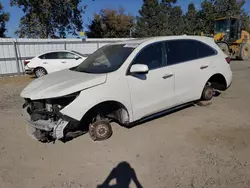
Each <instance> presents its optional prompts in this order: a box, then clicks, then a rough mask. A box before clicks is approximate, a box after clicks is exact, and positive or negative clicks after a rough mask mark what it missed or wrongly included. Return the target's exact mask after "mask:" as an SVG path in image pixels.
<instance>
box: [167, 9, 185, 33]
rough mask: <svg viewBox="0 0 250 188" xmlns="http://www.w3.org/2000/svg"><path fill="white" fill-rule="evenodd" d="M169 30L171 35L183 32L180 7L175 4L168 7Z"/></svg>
mask: <svg viewBox="0 0 250 188" xmlns="http://www.w3.org/2000/svg"><path fill="white" fill-rule="evenodd" d="M170 15H171V16H170V17H169V30H170V31H171V34H172V35H181V34H183V33H184V20H183V14H182V9H181V7H180V6H176V7H173V8H171V9H170Z"/></svg>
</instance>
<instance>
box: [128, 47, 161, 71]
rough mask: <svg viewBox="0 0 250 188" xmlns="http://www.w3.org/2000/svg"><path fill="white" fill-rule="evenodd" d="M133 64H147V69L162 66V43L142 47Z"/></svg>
mask: <svg viewBox="0 0 250 188" xmlns="http://www.w3.org/2000/svg"><path fill="white" fill-rule="evenodd" d="M133 64H144V65H147V66H148V68H149V70H152V69H157V68H159V67H162V66H164V59H163V43H156V44H151V45H149V46H147V47H145V48H144V49H142V51H140V52H139V55H137V56H136V58H135V59H134V63H133Z"/></svg>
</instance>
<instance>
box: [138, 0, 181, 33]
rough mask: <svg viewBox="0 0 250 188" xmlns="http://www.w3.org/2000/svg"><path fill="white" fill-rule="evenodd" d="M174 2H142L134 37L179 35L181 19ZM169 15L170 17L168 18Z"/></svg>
mask: <svg viewBox="0 0 250 188" xmlns="http://www.w3.org/2000/svg"><path fill="white" fill-rule="evenodd" d="M174 3H176V0H162V2H160V3H159V2H158V0H144V1H143V5H142V7H141V9H140V10H139V14H140V16H139V17H137V25H136V30H135V33H134V36H135V37H148V36H163V35H171V34H175V33H181V31H182V25H183V19H182V10H181V8H180V7H174V8H172V7H173V4H174ZM170 15H171V16H170Z"/></svg>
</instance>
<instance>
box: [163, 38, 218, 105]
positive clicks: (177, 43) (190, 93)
mask: <svg viewBox="0 0 250 188" xmlns="http://www.w3.org/2000/svg"><path fill="white" fill-rule="evenodd" d="M165 46H166V54H167V64H168V66H171V67H173V69H174V73H175V103H176V105H180V104H183V103H186V102H190V101H193V100H197V99H199V98H200V97H201V93H202V90H203V88H204V85H205V83H206V82H207V79H208V78H209V75H210V74H211V73H210V72H211V66H210V65H211V60H210V58H209V57H208V56H210V55H211V53H214V54H215V51H214V50H212V49H211V48H210V47H208V46H207V45H205V44H204V43H201V42H199V41H196V40H171V41H167V42H166V43H165ZM209 50H210V51H209ZM208 51H209V52H208ZM211 51H212V52H211Z"/></svg>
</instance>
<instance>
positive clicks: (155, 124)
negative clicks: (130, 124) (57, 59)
mask: <svg viewBox="0 0 250 188" xmlns="http://www.w3.org/2000/svg"><path fill="white" fill-rule="evenodd" d="M231 66H232V69H233V73H234V78H233V84H232V86H231V87H230V88H229V89H228V90H227V91H226V92H223V93H222V94H221V95H220V96H219V97H217V98H215V99H213V103H212V104H211V105H209V106H206V107H197V106H194V107H189V108H185V109H184V110H181V111H178V112H175V113H172V114H169V115H167V116H164V117H161V118H158V119H155V120H152V121H148V122H146V123H143V124H141V125H139V126H137V127H134V128H132V129H125V128H122V127H119V126H116V125H114V135H113V136H112V137H111V138H110V139H109V140H107V141H104V142H93V141H91V140H90V138H89V136H88V135H83V136H81V137H79V138H77V139H74V140H72V141H70V142H67V143H62V142H56V143H55V144H42V143H39V142H37V141H35V140H32V139H31V138H29V137H28V136H27V134H26V126H25V123H24V121H23V119H22V117H21V116H20V108H21V105H22V99H20V97H19V93H20V92H21V90H22V88H24V87H25V85H27V83H28V82H30V81H31V78H29V77H25V76H22V77H12V78H1V79H0V85H1V87H0V187H1V188H2V187H3V188H19V187H20V188H36V187H37V188H82V187H84V188H85V187H86V188H88V187H90V188H92V187H97V186H98V185H101V184H102V185H103V187H108V186H106V184H105V183H104V181H105V179H106V178H107V177H109V178H108V179H107V181H106V182H109V181H110V185H111V184H113V185H114V184H117V186H115V187H140V185H141V186H143V187H149V188H154V187H157V188H158V187H159V188H161V187H166V188H170V187H181V188H186V187H187V188H203V187H204V188H205V187H208V188H211V187H225V188H231V187H232V188H236V187H237V188H238V187H239V188H241V187H246V188H247V187H250V136H249V135H250V84H249V81H250V62H247V61H246V62H240V61H233V62H232V63H231ZM109 175H110V176H109ZM129 183H130V186H128V184H129ZM139 184H140V185H139ZM121 185H124V186H121Z"/></svg>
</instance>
